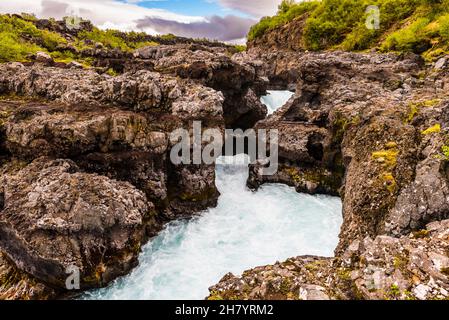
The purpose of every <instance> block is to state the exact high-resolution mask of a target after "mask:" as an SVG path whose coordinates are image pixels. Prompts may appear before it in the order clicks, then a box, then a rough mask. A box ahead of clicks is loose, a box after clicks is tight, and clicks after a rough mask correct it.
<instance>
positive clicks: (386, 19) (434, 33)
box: [248, 0, 449, 60]
mask: <svg viewBox="0 0 449 320" xmlns="http://www.w3.org/2000/svg"><path fill="white" fill-rule="evenodd" d="M369 5H377V6H378V7H379V8H380V20H381V21H380V29H378V30H370V29H368V28H366V26H365V21H366V19H367V14H366V8H367V7H368V6H369ZM304 14H307V15H308V16H307V20H306V24H305V28H304V34H303V43H304V46H305V47H304V49H306V50H325V49H343V50H348V51H363V50H367V49H370V48H378V49H379V50H380V51H383V52H386V51H400V52H415V53H419V54H423V56H424V57H425V58H427V59H429V60H432V59H434V58H435V57H437V56H439V55H441V54H443V53H445V52H447V51H448V50H449V43H448V42H449V0H322V1H313V0H312V1H307V2H303V3H298V4H291V3H289V1H284V4H283V5H282V6H280V9H279V12H278V14H277V15H276V16H274V17H266V18H263V19H262V20H261V21H260V22H259V23H258V24H256V25H254V26H253V27H252V28H251V30H250V32H249V35H248V39H249V40H254V39H256V38H260V37H262V36H263V35H264V34H265V33H266V32H268V31H270V30H272V29H274V28H276V27H278V26H281V25H284V24H286V23H288V22H290V21H292V20H293V19H295V18H298V17H300V16H302V15H304Z"/></svg>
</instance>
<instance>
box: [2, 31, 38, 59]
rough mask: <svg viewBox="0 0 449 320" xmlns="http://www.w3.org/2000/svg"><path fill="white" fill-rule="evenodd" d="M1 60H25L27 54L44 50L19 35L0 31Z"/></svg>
mask: <svg viewBox="0 0 449 320" xmlns="http://www.w3.org/2000/svg"><path fill="white" fill-rule="evenodd" d="M0 43H1V44H2V45H1V46H0V62H8V61H25V60H26V57H27V55H30V54H33V53H36V52H37V51H41V50H44V49H42V48H40V47H39V46H37V45H32V44H28V43H25V42H24V41H22V40H21V39H19V38H18V37H17V35H15V34H13V33H8V32H0Z"/></svg>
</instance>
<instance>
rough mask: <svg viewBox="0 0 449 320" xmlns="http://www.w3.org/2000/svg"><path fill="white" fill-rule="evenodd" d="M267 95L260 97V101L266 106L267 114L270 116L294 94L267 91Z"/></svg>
mask: <svg viewBox="0 0 449 320" xmlns="http://www.w3.org/2000/svg"><path fill="white" fill-rule="evenodd" d="M267 92H268V95H266V96H262V97H261V98H260V101H261V102H262V103H263V104H264V105H266V106H267V108H268V114H272V113H273V112H275V111H276V110H277V109H279V108H280V107H282V106H283V105H284V104H286V103H287V101H288V100H290V98H291V97H292V96H293V95H294V94H295V93H294V92H291V91H279V90H269V91H267Z"/></svg>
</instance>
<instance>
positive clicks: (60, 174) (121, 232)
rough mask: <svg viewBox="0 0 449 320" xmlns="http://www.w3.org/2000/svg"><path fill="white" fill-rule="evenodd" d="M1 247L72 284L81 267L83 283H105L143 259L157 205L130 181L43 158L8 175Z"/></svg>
mask: <svg viewBox="0 0 449 320" xmlns="http://www.w3.org/2000/svg"><path fill="white" fill-rule="evenodd" d="M1 185H2V188H3V192H4V197H5V199H4V202H5V204H4V208H3V210H2V214H1V221H0V247H1V248H2V250H3V251H4V252H5V253H6V255H7V257H8V258H9V259H10V260H11V261H12V262H13V263H14V264H15V265H16V266H17V267H18V268H20V269H21V270H23V271H25V272H27V273H28V274H30V275H32V276H33V277H35V278H36V279H37V280H39V281H41V282H43V283H45V284H47V285H49V286H50V287H54V288H56V289H64V288H65V281H66V278H67V274H66V270H68V269H69V267H71V266H75V267H78V268H79V270H80V275H81V277H80V280H81V283H80V286H81V288H82V289H86V288H91V287H99V286H103V285H104V284H106V283H108V282H109V281H111V280H112V279H114V278H116V277H117V276H120V275H124V274H126V273H127V272H129V271H130V270H131V268H132V267H134V266H136V265H137V256H138V253H139V250H140V245H141V243H142V242H144V240H145V238H146V232H145V228H146V226H149V225H151V224H154V223H155V221H154V216H155V211H154V206H153V205H152V204H151V202H149V201H147V199H146V197H145V195H144V194H143V193H142V192H141V191H138V190H137V189H136V188H134V187H133V186H132V185H131V184H129V183H126V182H118V181H114V180H111V179H108V178H106V177H103V176H98V175H95V174H86V173H82V172H80V171H79V169H78V167H77V166H76V165H75V163H73V162H72V161H69V160H51V159H48V158H38V159H36V160H35V161H33V162H32V163H31V164H29V165H28V166H26V167H25V168H23V169H21V170H19V171H17V172H11V173H8V174H4V175H2V177H1Z"/></svg>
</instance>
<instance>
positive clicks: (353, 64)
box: [211, 48, 449, 299]
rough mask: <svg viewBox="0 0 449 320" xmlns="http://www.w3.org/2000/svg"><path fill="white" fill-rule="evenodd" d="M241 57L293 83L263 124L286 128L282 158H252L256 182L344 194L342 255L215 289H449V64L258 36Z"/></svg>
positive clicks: (336, 294) (247, 292)
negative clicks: (285, 43) (310, 49)
mask: <svg viewBox="0 0 449 320" xmlns="http://www.w3.org/2000/svg"><path fill="white" fill-rule="evenodd" d="M233 59H234V60H236V61H240V62H242V63H243V61H252V64H253V66H255V68H257V69H258V71H257V72H256V73H257V74H259V75H260V76H261V77H267V78H269V79H270V81H271V83H270V87H273V88H279V86H280V85H281V84H283V87H282V88H283V89H286V88H289V89H291V88H292V86H293V85H295V86H296V95H295V96H294V97H292V98H291V99H290V101H289V102H288V103H287V104H286V105H285V106H283V107H282V108H280V109H279V110H278V111H277V112H275V113H274V114H273V115H271V116H269V117H268V118H267V119H265V120H262V121H260V122H258V123H257V124H256V126H255V127H256V128H266V129H278V130H279V132H280V136H279V155H280V169H279V171H278V173H277V174H275V175H273V176H262V175H261V174H260V172H261V171H260V168H261V166H263V165H264V164H263V163H258V164H255V165H252V166H251V167H250V177H249V179H248V186H249V187H251V188H254V189H257V188H258V187H259V186H260V185H261V184H263V183H267V182H281V183H286V184H289V185H291V186H294V187H295V188H296V189H297V190H298V191H299V192H308V193H326V194H334V195H337V194H340V195H341V197H342V199H343V217H344V222H343V226H342V229H341V233H340V242H339V245H338V247H337V249H336V251H335V253H336V258H333V259H324V258H317V257H313V258H310V257H299V258H294V259H290V260H288V261H286V262H284V263H280V264H276V265H275V266H267V267H261V268H256V269H253V270H249V271H246V272H245V273H244V274H243V276H242V277H235V276H233V275H228V276H226V277H225V278H223V280H222V281H221V282H220V283H219V284H218V285H217V286H214V287H212V288H211V298H214V297H224V298H229V297H231V296H232V297H238V298H251V299H252V298H254V299H270V298H280V299H297V298H298V297H299V298H301V299H328V298H330V299H357V298H361V299H384V298H397V299H406V298H417V299H424V298H446V297H447V296H448V291H447V290H448V285H449V280H448V275H447V272H446V271H447V270H446V268H447V263H448V262H449V260H448V253H447V246H448V242H447V230H448V229H449V228H448V224H447V221H442V222H440V221H441V220H444V219H447V218H448V217H449V209H448V203H449V197H448V181H449V180H448V175H447V165H448V161H447V153H446V152H444V150H446V149H445V148H446V147H445V146H446V145H447V132H448V129H447V128H448V125H449V123H448V121H447V117H446V114H447V112H448V107H449V95H448V89H449V73H448V71H447V69H445V68H436V69H435V68H433V65H431V66H425V65H424V64H423V63H422V61H421V60H420V58H419V57H416V56H413V55H411V56H407V55H405V56H404V55H403V56H395V55H380V54H353V53H344V52H327V53H295V52H290V51H267V50H265V49H259V48H254V49H251V50H249V51H248V52H246V53H242V54H237V55H235V56H234V57H233ZM428 223H430V224H429V225H428V226H427V227H426V224H428ZM425 228H427V229H425ZM422 229H424V230H423V231H422ZM433 257H435V258H433Z"/></svg>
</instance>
